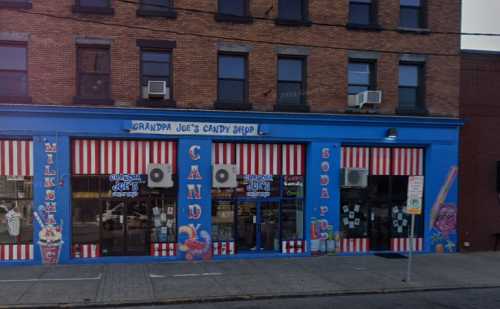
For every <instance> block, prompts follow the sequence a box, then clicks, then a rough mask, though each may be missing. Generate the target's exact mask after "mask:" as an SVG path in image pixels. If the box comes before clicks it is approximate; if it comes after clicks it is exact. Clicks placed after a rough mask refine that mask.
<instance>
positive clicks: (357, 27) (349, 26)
mask: <svg viewBox="0 0 500 309" xmlns="http://www.w3.org/2000/svg"><path fill="white" fill-rule="evenodd" d="M346 27H347V29H349V30H363V31H381V30H382V28H381V27H380V25H379V24H369V25H364V24H353V23H347V25H346Z"/></svg>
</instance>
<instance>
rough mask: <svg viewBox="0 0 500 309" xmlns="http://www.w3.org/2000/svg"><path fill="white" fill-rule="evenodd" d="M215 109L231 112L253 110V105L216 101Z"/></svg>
mask: <svg viewBox="0 0 500 309" xmlns="http://www.w3.org/2000/svg"><path fill="white" fill-rule="evenodd" d="M214 108H215V109H230V110H240V111H244V110H251V109H252V104H250V103H229V102H220V101H215V103H214Z"/></svg>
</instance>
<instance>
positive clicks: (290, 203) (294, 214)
mask: <svg viewBox="0 0 500 309" xmlns="http://www.w3.org/2000/svg"><path fill="white" fill-rule="evenodd" d="M303 237H304V201H303V200H302V199H298V200H284V201H283V202H282V203H281V239H282V240H298V239H304V238H303Z"/></svg>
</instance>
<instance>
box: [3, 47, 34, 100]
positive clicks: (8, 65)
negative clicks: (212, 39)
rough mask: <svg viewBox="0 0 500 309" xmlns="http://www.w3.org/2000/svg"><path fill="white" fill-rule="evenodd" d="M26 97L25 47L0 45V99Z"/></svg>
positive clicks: (26, 69) (26, 70)
mask: <svg viewBox="0 0 500 309" xmlns="http://www.w3.org/2000/svg"><path fill="white" fill-rule="evenodd" d="M27 96H28V66H27V47H26V44H24V43H5V44H2V43H0V97H10V98H12V97H27Z"/></svg>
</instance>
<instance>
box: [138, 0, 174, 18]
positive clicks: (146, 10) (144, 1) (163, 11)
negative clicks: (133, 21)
mask: <svg viewBox="0 0 500 309" xmlns="http://www.w3.org/2000/svg"><path fill="white" fill-rule="evenodd" d="M137 16H144V17H146V16H160V17H166V18H175V17H177V13H176V12H175V7H174V0H141V1H140V4H139V9H138V10H137Z"/></svg>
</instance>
